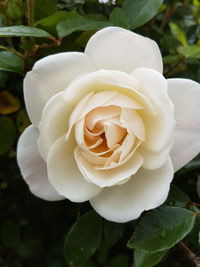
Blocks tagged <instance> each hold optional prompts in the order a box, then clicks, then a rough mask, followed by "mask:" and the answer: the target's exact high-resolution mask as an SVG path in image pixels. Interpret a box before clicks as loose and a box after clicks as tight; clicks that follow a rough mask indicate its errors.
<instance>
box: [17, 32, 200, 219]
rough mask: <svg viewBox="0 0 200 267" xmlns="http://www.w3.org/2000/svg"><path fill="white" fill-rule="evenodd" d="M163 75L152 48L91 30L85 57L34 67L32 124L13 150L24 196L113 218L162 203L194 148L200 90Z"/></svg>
mask: <svg viewBox="0 0 200 267" xmlns="http://www.w3.org/2000/svg"><path fill="white" fill-rule="evenodd" d="M162 71H163V63H162V57H161V54H160V50H159V48H158V46H157V44H156V43H155V42H154V41H152V40H151V39H148V38H145V37H143V36H141V35H138V34H136V33H133V32H131V31H128V30H125V29H122V28H119V27H108V28H104V29H103V30H100V31H98V32H97V33H95V34H94V35H93V36H92V37H91V39H90V40H89V42H88V44H87V46H86V49H85V52H84V53H81V52H66V53H60V54H56V55H51V56H48V57H45V58H43V59H41V60H39V61H38V62H36V63H35V65H34V67H33V69H32V71H30V72H28V73H27V75H26V77H25V80H24V97H25V103H26V108H27V111H28V114H29V117H30V119H31V122H32V125H31V126H29V127H28V128H27V129H26V130H25V131H24V132H23V134H22V135H21V137H20V139H19V143H18V148H17V159H18V164H19V166H20V169H21V173H22V176H23V177H24V179H25V181H26V182H27V184H28V185H29V187H30V190H31V192H32V193H33V194H35V195H36V196H38V197H40V198H43V199H45V200H50V201H55V200H61V199H64V198H67V199H69V200H71V201H73V202H84V201H87V200H89V201H90V203H91V205H92V207H93V208H94V209H95V210H96V212H98V213H99V214H100V215H101V216H103V217H104V218H106V219H107V220H111V221H115V222H127V221H129V220H133V219H136V218H138V217H139V216H140V214H141V213H142V212H143V211H144V210H149V209H153V208H155V207H158V206H159V205H161V204H162V203H163V202H164V201H165V200H166V198H167V195H168V192H169V187H170V182H171V180H172V178H173V175H174V172H175V171H177V170H178V169H180V168H181V167H183V166H184V165H185V164H186V163H187V162H189V161H190V160H191V159H192V158H193V157H195V156H196V155H197V154H198V152H199V151H200V114H199V113H200V112H199V110H200V109H199V106H200V85H199V84H198V83H196V82H194V81H191V80H188V79H168V80H166V79H165V78H164V77H163V75H162Z"/></svg>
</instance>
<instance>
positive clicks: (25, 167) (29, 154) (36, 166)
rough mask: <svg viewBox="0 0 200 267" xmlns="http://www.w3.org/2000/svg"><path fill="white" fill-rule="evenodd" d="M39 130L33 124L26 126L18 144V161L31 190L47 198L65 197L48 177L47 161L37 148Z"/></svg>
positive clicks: (53, 199)
mask: <svg viewBox="0 0 200 267" xmlns="http://www.w3.org/2000/svg"><path fill="white" fill-rule="evenodd" d="M37 138H38V130H37V128H35V127H34V126H33V125H31V126H29V127H28V128H26V130H25V131H24V132H23V134H22V135H21V136H20V139H19V142H18V146H17V162H18V165H19V167H20V170H21V173H22V176H23V178H24V179H25V181H26V182H27V184H28V185H29V188H30V190H31V192H32V193H33V194H34V195H36V196H37V197H40V198H43V199H45V200H50V201H55V200H61V199H64V197H63V196H61V195H59V194H58V192H57V191H56V190H55V189H54V188H53V187H52V186H51V184H50V183H49V180H48V177H47V167H46V162H44V161H43V159H42V158H41V157H40V155H39V152H38V148H37Z"/></svg>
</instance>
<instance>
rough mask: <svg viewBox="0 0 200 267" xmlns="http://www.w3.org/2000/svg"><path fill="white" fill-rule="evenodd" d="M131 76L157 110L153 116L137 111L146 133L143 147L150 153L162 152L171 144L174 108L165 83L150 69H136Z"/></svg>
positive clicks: (144, 111) (161, 77) (163, 79)
mask: <svg viewBox="0 0 200 267" xmlns="http://www.w3.org/2000/svg"><path fill="white" fill-rule="evenodd" d="M132 75H133V77H135V78H136V79H138V80H139V81H140V83H141V87H140V91H141V92H142V93H143V94H144V95H145V96H146V97H147V98H148V99H149V100H150V101H151V102H152V103H153V105H154V107H155V108H156V110H157V114H156V115H155V116H151V114H149V112H146V110H145V109H144V110H140V111H138V112H139V113H140V115H141V117H142V120H143V122H144V125H145V131H146V139H145V142H144V143H143V147H144V148H146V149H148V150H151V151H152V152H159V151H162V150H163V149H165V147H166V146H168V145H170V144H171V143H172V141H173V133H174V127H175V119H174V107H173V104H172V101H171V100H170V98H169V96H168V93H167V81H166V79H165V78H164V77H163V76H162V75H161V74H160V73H159V72H157V71H155V70H151V69H145V68H140V69H136V70H135V71H133V72H132ZM147 111H148V110H147Z"/></svg>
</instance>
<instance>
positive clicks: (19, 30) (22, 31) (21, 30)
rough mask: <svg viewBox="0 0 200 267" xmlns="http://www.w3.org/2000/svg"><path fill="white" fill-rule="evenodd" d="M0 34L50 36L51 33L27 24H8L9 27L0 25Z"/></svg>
mask: <svg viewBox="0 0 200 267" xmlns="http://www.w3.org/2000/svg"><path fill="white" fill-rule="evenodd" d="M0 36H1V37H7V36H32V37H50V36H51V35H50V34H49V33H48V32H46V31H44V30H41V29H38V28H35V27H28V26H23V25H20V26H10V27H0Z"/></svg>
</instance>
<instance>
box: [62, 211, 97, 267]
mask: <svg viewBox="0 0 200 267" xmlns="http://www.w3.org/2000/svg"><path fill="white" fill-rule="evenodd" d="M101 224H102V222H101V217H100V216H99V215H97V214H96V213H95V212H94V211H91V212H88V213H86V214H84V215H83V216H82V217H80V218H79V220H78V221H77V222H76V223H75V224H74V225H73V226H72V228H71V230H70V231H69V233H68V235H67V238H66V240H65V245H64V255H65V257H66V259H67V262H68V263H69V265H70V266H76V265H77V266H78V265H79V264H83V263H84V262H85V261H86V260H88V259H89V258H90V257H91V256H92V255H93V254H94V253H95V251H96V249H97V248H98V246H99V244H100V241H101V235H102V226H101Z"/></svg>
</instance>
